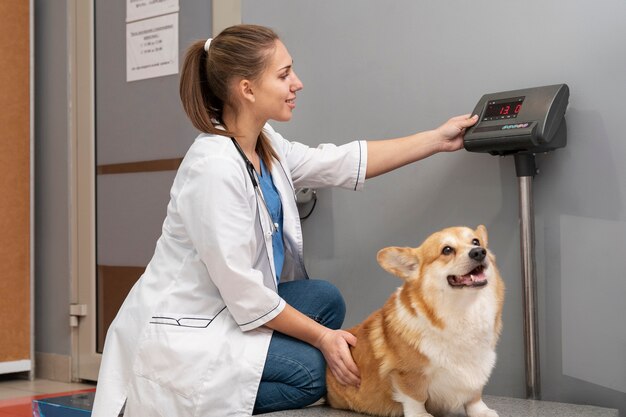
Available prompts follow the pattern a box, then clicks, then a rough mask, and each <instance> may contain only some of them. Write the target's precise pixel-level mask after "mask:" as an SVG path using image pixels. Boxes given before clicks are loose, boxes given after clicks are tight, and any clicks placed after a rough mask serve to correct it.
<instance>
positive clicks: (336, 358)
mask: <svg viewBox="0 0 626 417" xmlns="http://www.w3.org/2000/svg"><path fill="white" fill-rule="evenodd" d="M316 345H317V346H316V347H317V348H318V349H319V350H320V351H321V352H322V354H323V355H324V358H325V359H326V364H327V365H328V367H329V368H330V371H331V372H332V373H333V375H334V376H335V378H337V381H339V383H341V384H343V385H354V386H357V387H358V386H359V385H360V384H361V377H360V374H359V368H357V366H356V363H354V359H352V354H351V353H350V348H349V346H348V345H351V346H356V336H354V335H353V334H352V333H348V332H346V331H344V330H331V329H328V331H326V332H324V333H323V334H322V336H321V337H320V339H319V340H318V343H316Z"/></svg>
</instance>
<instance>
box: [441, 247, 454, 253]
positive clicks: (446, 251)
mask: <svg viewBox="0 0 626 417" xmlns="http://www.w3.org/2000/svg"><path fill="white" fill-rule="evenodd" d="M453 252H454V249H452V248H451V247H450V246H446V247H444V248H443V249H442V250H441V253H442V254H444V255H450V254H452V253H453Z"/></svg>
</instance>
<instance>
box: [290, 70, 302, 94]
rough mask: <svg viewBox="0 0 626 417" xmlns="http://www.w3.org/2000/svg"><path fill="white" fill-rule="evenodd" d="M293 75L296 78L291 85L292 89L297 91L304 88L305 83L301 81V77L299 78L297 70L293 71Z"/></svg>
mask: <svg viewBox="0 0 626 417" xmlns="http://www.w3.org/2000/svg"><path fill="white" fill-rule="evenodd" d="M293 75H294V78H295V79H294V82H293V84H292V85H291V91H292V92H294V93H295V92H296V91H300V90H302V88H303V87H304V85H303V84H302V81H300V78H298V76H297V75H296V73H295V72H294V73H293Z"/></svg>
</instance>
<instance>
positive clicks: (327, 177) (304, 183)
mask: <svg viewBox="0 0 626 417" xmlns="http://www.w3.org/2000/svg"><path fill="white" fill-rule="evenodd" d="M264 129H265V130H266V131H267V132H268V133H269V134H270V135H271V136H272V137H273V139H274V143H275V144H278V146H280V147H281V153H282V154H283V155H284V156H285V160H286V164H287V167H288V169H289V171H290V172H291V177H292V180H293V184H294V187H295V188H307V187H308V188H322V187H329V186H335V187H343V188H348V189H352V190H361V189H362V188H363V186H364V183H365V171H366V169H367V142H366V141H364V140H362V141H354V142H350V143H347V144H345V145H341V146H337V145H333V144H322V145H319V146H318V147H317V148H311V147H309V146H306V145H303V144H301V143H298V142H289V141H288V140H286V139H285V138H283V137H282V136H281V135H280V134H279V133H277V132H276V131H274V129H273V128H272V127H271V126H270V125H268V124H266V125H265V127H264Z"/></svg>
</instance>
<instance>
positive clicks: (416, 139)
mask: <svg viewBox="0 0 626 417" xmlns="http://www.w3.org/2000/svg"><path fill="white" fill-rule="evenodd" d="M469 116H470V115H469V114H466V115H463V116H457V117H453V118H452V119H450V120H448V121H447V122H446V123H444V124H443V125H441V126H439V127H438V128H437V129H435V130H429V131H426V132H421V133H416V134H414V135H411V136H406V137H403V138H398V139H387V140H378V141H368V142H367V170H366V173H365V178H372V177H375V176H377V175H380V174H384V173H386V172H389V171H393V170H394V169H396V168H400V167H401V166H404V165H407V164H410V163H411V162H415V161H419V160H420V159H424V158H426V157H428V156H431V155H433V154H435V153H438V152H451V151H456V150H458V149H461V148H462V147H463V135H464V134H465V129H467V128H468V127H470V126H473V125H474V124H475V123H476V122H477V121H478V116H472V117H469Z"/></svg>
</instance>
